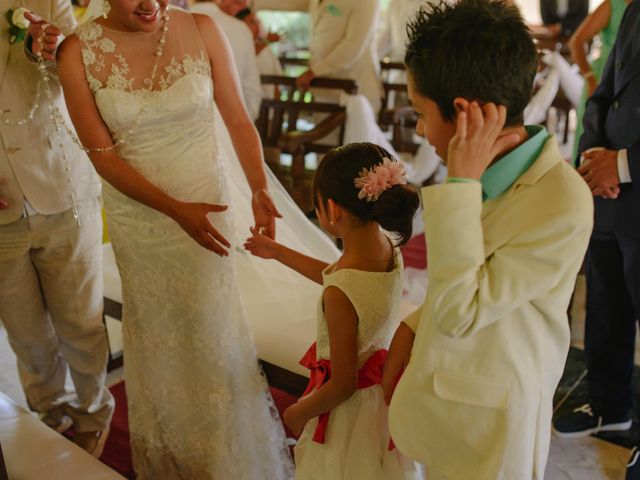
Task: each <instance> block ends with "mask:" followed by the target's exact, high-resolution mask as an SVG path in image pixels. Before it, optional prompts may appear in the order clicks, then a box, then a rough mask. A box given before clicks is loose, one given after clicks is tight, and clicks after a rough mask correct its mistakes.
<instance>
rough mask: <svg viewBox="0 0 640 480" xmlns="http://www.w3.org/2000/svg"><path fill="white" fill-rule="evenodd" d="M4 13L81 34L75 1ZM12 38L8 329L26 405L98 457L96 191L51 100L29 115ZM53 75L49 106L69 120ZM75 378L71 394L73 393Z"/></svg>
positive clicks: (29, 96)
mask: <svg viewBox="0 0 640 480" xmlns="http://www.w3.org/2000/svg"><path fill="white" fill-rule="evenodd" d="M2 5H3V8H7V9H13V10H17V9H18V8H20V7H24V8H26V9H29V10H30V11H32V12H35V13H37V14H38V15H40V16H41V17H43V18H44V19H46V21H47V22H50V23H52V24H54V25H59V26H60V27H61V28H62V29H63V30H64V31H65V33H69V32H70V31H71V30H72V29H73V27H74V18H73V14H72V11H71V3H70V2H69V1H68V0H9V1H8V2H3V3H2ZM2 16H3V17H4V16H5V11H3V12H2ZM15 20H16V22H17V23H18V24H23V21H24V17H21V16H20V15H16V18H15ZM36 24H37V22H34V25H36ZM23 25H24V24H23ZM24 26H26V25H24ZM39 28H41V26H37V27H35V29H39ZM46 28H47V33H48V34H49V35H48V36H47V37H46V38H47V40H48V41H49V44H48V51H47V52H46V57H48V58H53V56H52V54H53V51H54V49H55V45H56V37H57V35H56V33H58V32H59V31H58V30H57V29H56V28H55V27H52V26H49V27H46ZM8 29H9V25H8V23H7V22H2V23H1V24H0V179H1V183H0V320H1V321H2V324H3V325H4V327H5V329H6V331H7V335H8V339H9V343H10V344H11V347H12V349H13V351H14V352H15V354H16V356H17V359H18V371H19V375H20V380H21V383H22V387H23V389H24V392H25V395H26V398H27V402H28V403H29V406H30V408H31V409H32V410H34V411H36V412H38V413H39V414H40V416H41V418H42V420H43V421H44V422H45V423H47V424H48V425H49V426H51V427H52V428H54V429H56V430H57V431H60V432H62V431H64V430H66V429H68V428H69V427H70V426H71V425H73V426H74V428H75V431H76V437H75V439H76V443H78V445H80V446H81V447H83V448H85V449H86V450H87V451H89V452H90V453H92V454H94V455H96V456H99V454H100V451H101V449H102V447H103V445H104V441H105V440H106V436H107V434H108V429H109V422H110V420H111V415H112V413H113V408H114V400H113V397H112V396H111V394H110V393H109V391H108V390H107V389H106V388H105V379H106V371H105V369H106V362H107V356H108V342H107V337H106V331H105V328H104V324H103V321H102V245H101V243H102V242H101V238H102V220H101V216H100V202H99V198H100V182H99V179H98V177H97V175H96V173H95V171H94V169H93V167H92V165H91V163H90V162H89V159H88V158H87V157H86V156H85V155H84V154H83V153H82V152H81V151H80V149H79V148H78V147H77V146H76V145H74V143H73V141H72V139H71V138H70V137H69V136H68V135H67V134H66V133H64V132H63V131H62V130H61V131H57V130H56V126H55V125H54V122H53V120H51V118H50V113H49V105H48V104H49V103H50V101H49V99H48V96H47V95H46V94H45V92H44V91H43V92H42V94H41V96H40V99H39V103H38V106H37V109H35V111H33V115H32V118H31V119H30V118H29V117H30V115H29V112H30V111H31V109H32V106H33V104H34V101H35V100H36V99H37V96H36V92H37V89H38V82H39V81H40V78H41V75H40V74H39V72H38V68H37V64H36V63H35V62H34V61H33V59H28V58H27V55H26V54H25V43H24V42H25V40H24V39H22V38H20V37H18V38H16V39H14V42H13V43H11V40H12V38H11V35H10V33H9V30H8ZM32 29H33V30H32V31H34V32H35V29H34V26H33V25H32ZM38 38H44V37H41V36H40V35H38ZM31 40H32V39H31V37H29V36H27V37H26V41H27V45H31V47H32V48H34V49H35V50H38V49H39V45H41V44H40V42H38V41H34V42H32V41H31ZM50 63H52V62H50ZM50 69H51V70H54V69H53V68H51V67H50ZM51 74H52V78H51V81H50V82H49V85H50V87H51V102H52V103H53V105H52V106H53V107H56V108H58V109H59V110H60V111H61V112H64V113H63V114H64V115H66V109H65V106H64V101H63V98H62V93H61V89H60V86H59V84H58V82H57V79H56V77H55V71H52V72H51ZM20 120H22V122H21V121H20ZM21 123H22V124H21ZM68 125H71V122H70V121H68ZM74 205H75V206H74ZM76 217H77V219H76ZM68 371H69V372H70V373H71V379H72V380H73V384H74V386H75V391H70V390H69V389H67V388H65V379H66V376H67V372H68Z"/></svg>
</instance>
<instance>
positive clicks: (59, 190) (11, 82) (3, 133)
mask: <svg viewBox="0 0 640 480" xmlns="http://www.w3.org/2000/svg"><path fill="white" fill-rule="evenodd" d="M1 5H2V11H1V12H0V13H1V15H2V21H1V22H0V109H2V110H3V111H4V112H6V115H7V118H9V119H10V120H18V119H20V118H24V117H26V116H27V114H28V113H29V109H30V108H31V106H32V104H33V100H34V98H35V94H36V91H37V88H38V84H39V82H40V79H41V76H40V73H39V72H38V68H37V65H36V63H35V62H32V61H30V60H29V59H28V58H27V56H26V55H25V52H24V44H23V43H22V42H18V43H15V44H13V45H10V44H9V31H8V27H9V24H8V23H7V22H6V21H4V15H5V13H6V11H7V10H8V9H9V8H12V9H16V8H19V7H25V8H27V9H29V10H31V11H32V12H34V13H37V14H38V15H40V16H41V17H42V18H44V19H45V20H46V21H48V22H51V23H53V24H55V25H57V26H59V27H61V28H63V29H64V33H65V34H67V35H68V34H70V33H71V32H72V31H73V28H74V27H75V20H74V18H73V13H72V10H71V2H70V1H69V0H9V1H8V2H5V1H3V2H2V3H1ZM53 73H54V75H53V77H52V79H51V82H50V85H51V92H52V95H53V105H54V106H55V107H57V108H59V109H60V111H61V112H63V115H64V116H65V117H66V119H67V125H69V126H70V127H71V128H72V129H73V126H72V124H71V121H70V120H69V117H68V115H67V113H66V106H65V104H64V98H63V96H62V90H61V88H60V85H59V83H58V80H57V77H56V76H55V70H54V71H53ZM2 120H3V118H0V178H2V179H3V180H2V182H0V198H5V199H7V200H8V201H9V208H7V209H4V210H0V225H4V224H8V223H11V222H14V221H15V220H17V219H18V218H20V216H21V215H22V213H23V212H24V200H25V198H26V200H27V201H28V202H29V203H30V205H31V206H32V207H33V208H34V209H35V210H36V211H37V212H38V213H41V214H45V215H50V214H54V213H60V212H63V211H65V210H67V209H69V208H71V206H72V202H71V197H70V195H69V186H68V179H69V175H67V172H66V171H65V168H66V162H65V160H64V159H63V154H64V155H65V156H66V157H67V159H68V161H69V167H70V172H69V174H70V177H71V184H72V188H73V189H74V196H75V198H76V200H77V201H79V202H81V201H83V200H88V199H93V198H96V197H97V196H98V195H99V194H100V189H101V187H100V180H99V178H98V176H97V175H96V173H95V170H94V169H93V166H92V165H91V162H90V161H89V158H88V157H87V156H86V155H85V154H84V153H83V152H82V151H81V150H80V149H79V148H78V147H77V146H76V145H75V144H74V143H73V141H72V139H71V137H69V135H67V134H66V133H65V132H63V131H56V127H55V125H54V122H53V120H51V118H50V114H49V105H48V101H47V97H46V95H45V93H44V91H42V92H41V96H40V104H39V107H38V109H37V110H36V111H35V115H34V118H33V121H32V122H31V123H30V124H29V125H28V126H12V125H7V124H5V123H4V122H3V121H2Z"/></svg>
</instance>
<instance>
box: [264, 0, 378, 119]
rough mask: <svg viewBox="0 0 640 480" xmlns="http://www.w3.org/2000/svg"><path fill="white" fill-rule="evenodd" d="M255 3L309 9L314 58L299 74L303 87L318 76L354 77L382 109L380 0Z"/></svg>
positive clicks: (272, 0) (271, 0)
mask: <svg viewBox="0 0 640 480" xmlns="http://www.w3.org/2000/svg"><path fill="white" fill-rule="evenodd" d="M255 7H256V8H263V9H278V10H285V9H291V10H308V11H309V16H310V22H311V35H310V40H309V53H310V56H311V58H310V63H309V70H308V71H306V72H305V73H303V74H302V75H301V76H300V77H299V78H298V86H299V87H301V88H308V87H309V84H310V82H311V80H313V78H314V77H333V78H348V79H352V80H355V81H356V83H357V84H358V93H360V94H362V95H364V96H365V97H367V100H369V103H370V104H371V107H372V108H373V111H374V112H376V113H377V112H378V110H380V105H381V100H380V99H381V93H382V92H381V84H380V79H379V70H380V68H379V63H378V58H377V51H376V43H375V36H376V28H377V26H378V16H379V13H380V2H379V0H358V1H353V0H257V1H256V2H255Z"/></svg>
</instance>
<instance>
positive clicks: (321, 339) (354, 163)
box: [245, 143, 421, 480]
mask: <svg viewBox="0 0 640 480" xmlns="http://www.w3.org/2000/svg"><path fill="white" fill-rule="evenodd" d="M313 200H314V203H315V205H316V212H317V215H318V219H319V221H320V224H321V225H322V227H323V228H324V229H325V230H327V232H329V233H330V234H331V235H333V236H335V237H337V238H340V239H341V240H342V242H343V245H344V252H343V254H342V256H341V257H340V258H339V259H338V261H337V262H335V263H334V264H331V265H328V264H327V263H325V262H323V261H321V260H317V259H314V258H310V257H307V256H305V255H303V254H301V253H298V252H296V251H294V250H291V249H289V248H287V247H285V246H284V245H281V244H279V243H276V242H274V241H273V240H271V239H270V238H268V237H267V236H265V235H262V234H261V233H260V232H259V231H258V230H257V229H253V230H252V234H253V236H252V237H251V238H249V239H248V240H247V242H246V244H245V248H246V249H247V250H249V251H250V252H251V253H252V254H254V255H256V256H259V257H262V258H268V259H276V260H278V261H279V262H281V263H283V264H284V265H286V266H288V267H290V268H292V269H294V270H296V271H298V272H299V273H301V274H302V275H304V276H306V277H308V278H310V279H311V280H313V281H315V282H317V283H320V284H322V285H323V294H322V297H321V299H320V302H319V305H318V316H317V318H318V321H317V341H316V343H314V344H313V345H312V346H311V348H310V349H309V351H308V352H307V353H306V355H305V356H304V358H303V359H302V360H301V363H302V365H304V366H306V367H307V368H309V370H310V377H311V378H310V381H309V385H308V387H307V390H306V392H305V394H304V395H303V397H302V398H301V399H300V400H299V401H298V402H297V403H296V404H294V405H292V406H291V407H289V408H288V409H287V410H286V411H285V413H284V421H285V423H286V424H287V426H289V427H290V428H291V430H292V431H293V433H294V434H295V435H300V434H301V436H300V439H299V441H298V444H297V445H296V447H295V459H296V478H297V479H298V480H306V479H323V480H332V479H336V480H338V479H340V480H342V479H349V480H357V479H367V480H371V479H381V480H382V479H385V480H386V479H418V478H421V473H420V470H419V469H418V468H417V466H416V464H414V463H413V462H411V461H409V460H408V459H406V458H404V457H402V456H401V454H400V453H399V452H398V451H397V450H396V449H394V448H393V444H392V442H391V441H390V438H389V429H388V426H387V406H386V405H385V403H384V399H383V394H382V389H381V388H380V380H381V374H382V366H383V364H384V361H385V358H386V353H387V351H386V348H387V347H388V345H389V342H390V340H391V337H392V335H393V332H394V328H395V326H396V323H397V322H395V321H394V320H395V319H396V317H397V315H398V309H399V305H400V299H401V294H402V258H401V256H400V254H399V252H398V251H397V249H396V248H395V247H394V245H393V243H392V241H391V240H390V238H389V237H388V236H387V235H386V234H385V233H384V232H383V230H382V229H384V230H386V231H389V232H394V233H396V234H397V235H398V236H399V244H402V243H404V242H406V241H407V240H408V239H409V237H410V236H411V227H412V218H413V215H414V213H415V211H416V209H417V207H418V204H419V198H418V194H417V192H416V191H415V189H414V188H413V187H411V186H409V185H407V183H406V179H405V171H404V167H403V165H402V164H401V163H400V162H398V161H396V160H394V159H393V158H392V157H391V155H390V154H389V153H388V152H386V151H385V150H384V149H382V148H380V147H378V146H376V145H373V144H370V143H354V144H350V145H346V146H344V147H339V148H336V149H334V150H332V151H331V152H329V153H328V154H327V155H326V156H325V157H324V158H323V160H322V162H321V163H320V165H319V166H318V170H317V173H316V176H315V179H314V183H313ZM381 227H382V228H381Z"/></svg>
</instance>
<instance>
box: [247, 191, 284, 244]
mask: <svg viewBox="0 0 640 480" xmlns="http://www.w3.org/2000/svg"><path fill="white" fill-rule="evenodd" d="M251 208H252V209H253V218H254V219H255V222H256V225H255V227H256V229H257V230H258V232H260V233H264V234H265V235H266V236H267V237H269V238H270V239H271V240H275V238H276V218H282V215H280V212H278V209H277V208H276V206H275V205H274V204H273V200H272V199H271V196H270V195H269V192H268V191H267V190H258V191H256V192H254V194H253V197H252V198H251Z"/></svg>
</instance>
